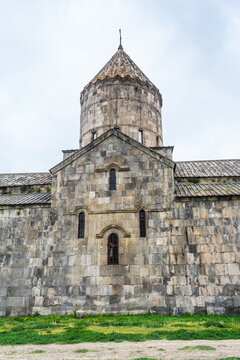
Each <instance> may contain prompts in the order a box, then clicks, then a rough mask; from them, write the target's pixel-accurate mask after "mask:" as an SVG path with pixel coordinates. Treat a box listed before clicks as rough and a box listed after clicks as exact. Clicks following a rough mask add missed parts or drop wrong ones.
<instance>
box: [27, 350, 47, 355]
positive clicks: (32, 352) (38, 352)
mask: <svg viewBox="0 0 240 360" xmlns="http://www.w3.org/2000/svg"><path fill="white" fill-rule="evenodd" d="M42 353H45V351H44V350H33V351H30V352H29V354H42Z"/></svg>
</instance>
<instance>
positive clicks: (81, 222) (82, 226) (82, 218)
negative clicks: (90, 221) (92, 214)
mask: <svg viewBox="0 0 240 360" xmlns="http://www.w3.org/2000/svg"><path fill="white" fill-rule="evenodd" d="M84 233H85V214H84V212H81V213H80V214H79V218H78V238H79V239H82V238H84V235H85V234H84Z"/></svg>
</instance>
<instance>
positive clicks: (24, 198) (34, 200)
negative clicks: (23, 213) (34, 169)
mask: <svg viewBox="0 0 240 360" xmlns="http://www.w3.org/2000/svg"><path fill="white" fill-rule="evenodd" d="M50 202H51V194H50V193H32V194H19V195H2V196H0V206H1V205H32V204H48V203H50Z"/></svg>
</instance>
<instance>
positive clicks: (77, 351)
mask: <svg viewBox="0 0 240 360" xmlns="http://www.w3.org/2000/svg"><path fill="white" fill-rule="evenodd" d="M88 351H90V350H87V349H77V350H74V352H75V353H82V354H84V353H87V352H88Z"/></svg>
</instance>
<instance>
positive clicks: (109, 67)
mask: <svg viewBox="0 0 240 360" xmlns="http://www.w3.org/2000/svg"><path fill="white" fill-rule="evenodd" d="M116 76H120V77H121V78H125V77H128V76H129V77H130V78H132V79H139V80H140V81H142V82H144V83H146V84H147V85H148V86H150V87H154V88H156V86H155V85H154V84H153V83H152V82H151V81H150V80H149V79H148V78H147V76H146V75H145V74H144V73H143V72H142V70H140V69H139V67H138V66H137V65H136V64H135V63H134V62H133V61H132V59H131V58H130V56H128V54H127V53H126V52H125V51H124V50H123V47H122V45H119V47H118V51H117V52H116V53H115V54H114V55H113V56H112V58H111V59H110V60H109V61H108V62H107V63H106V65H105V66H104V67H103V68H102V69H101V70H100V71H99V73H98V74H97V75H96V76H95V77H94V78H93V79H92V80H91V81H90V82H89V83H88V85H90V84H94V83H95V82H97V81H98V80H104V79H105V78H110V79H113V78H115V77H116ZM88 85H87V86H88ZM87 86H86V87H87Z"/></svg>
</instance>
